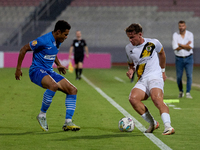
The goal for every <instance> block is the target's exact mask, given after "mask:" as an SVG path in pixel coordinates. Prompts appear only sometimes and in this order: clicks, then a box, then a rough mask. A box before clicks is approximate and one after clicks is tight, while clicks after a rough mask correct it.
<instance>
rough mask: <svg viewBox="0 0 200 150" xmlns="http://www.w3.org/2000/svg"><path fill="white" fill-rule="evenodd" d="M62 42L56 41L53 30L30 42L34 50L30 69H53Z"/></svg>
mask: <svg viewBox="0 0 200 150" xmlns="http://www.w3.org/2000/svg"><path fill="white" fill-rule="evenodd" d="M60 44H61V43H56V41H55V38H54V36H53V34H52V32H49V33H47V34H45V35H43V36H41V37H38V38H37V39H35V40H33V41H31V42H30V43H29V45H30V47H31V49H32V50H33V51H34V52H33V60H32V65H31V67H30V69H33V68H43V69H45V70H49V71H51V70H53V67H52V66H53V63H54V61H55V58H56V55H57V53H58V51H59V49H58V47H59V46H60Z"/></svg>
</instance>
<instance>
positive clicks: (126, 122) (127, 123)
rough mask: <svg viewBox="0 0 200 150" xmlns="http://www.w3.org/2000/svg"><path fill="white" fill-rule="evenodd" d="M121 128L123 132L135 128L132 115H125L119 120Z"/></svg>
mask: <svg viewBox="0 0 200 150" xmlns="http://www.w3.org/2000/svg"><path fill="white" fill-rule="evenodd" d="M118 127H119V130H120V131H122V132H131V131H133V129H134V128H135V123H134V122H133V119H132V118H130V117H124V118H122V119H120V120H119V124H118Z"/></svg>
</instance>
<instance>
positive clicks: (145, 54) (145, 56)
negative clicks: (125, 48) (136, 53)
mask: <svg viewBox="0 0 200 150" xmlns="http://www.w3.org/2000/svg"><path fill="white" fill-rule="evenodd" d="M154 49H155V45H154V44H153V43H151V42H148V43H146V44H145V45H144V48H143V50H142V53H141V55H140V58H141V60H140V62H139V65H138V66H137V68H136V70H137V75H138V80H139V79H140V78H141V76H142V74H143V72H144V69H145V66H146V63H147V60H149V59H150V58H151V57H150V56H151V55H152V53H153V50H154Z"/></svg>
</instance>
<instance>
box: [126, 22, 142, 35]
mask: <svg viewBox="0 0 200 150" xmlns="http://www.w3.org/2000/svg"><path fill="white" fill-rule="evenodd" d="M125 31H126V33H127V32H133V31H135V33H136V34H137V33H139V32H142V26H141V25H140V24H138V23H133V24H131V25H130V26H129V27H127V28H126V30H125Z"/></svg>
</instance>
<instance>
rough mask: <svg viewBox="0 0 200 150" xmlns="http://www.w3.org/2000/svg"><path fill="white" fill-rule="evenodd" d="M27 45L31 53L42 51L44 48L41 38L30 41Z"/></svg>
mask: <svg viewBox="0 0 200 150" xmlns="http://www.w3.org/2000/svg"><path fill="white" fill-rule="evenodd" d="M29 45H30V47H31V49H32V50H33V51H36V50H40V49H43V48H44V46H45V44H44V41H43V40H42V39H41V38H37V39H35V40H33V41H31V42H30V43H29Z"/></svg>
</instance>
